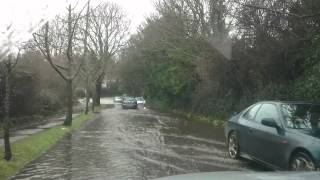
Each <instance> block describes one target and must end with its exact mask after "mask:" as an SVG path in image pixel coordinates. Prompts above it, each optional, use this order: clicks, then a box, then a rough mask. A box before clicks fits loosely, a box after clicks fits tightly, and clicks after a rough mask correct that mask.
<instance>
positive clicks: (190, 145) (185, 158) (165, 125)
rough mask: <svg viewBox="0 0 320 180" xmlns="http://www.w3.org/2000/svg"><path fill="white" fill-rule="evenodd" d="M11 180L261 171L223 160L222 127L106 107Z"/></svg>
mask: <svg viewBox="0 0 320 180" xmlns="http://www.w3.org/2000/svg"><path fill="white" fill-rule="evenodd" d="M98 116H99V117H98V118H97V119H96V120H93V121H90V122H88V124H86V125H85V126H84V128H82V129H81V130H79V131H77V132H74V133H73V134H68V135H67V136H66V137H65V138H64V139H62V140H61V141H60V142H59V143H58V144H57V145H56V146H54V147H53V148H52V149H51V150H49V151H48V152H47V153H45V154H44V155H42V156H41V157H39V158H38V159H37V160H35V161H34V162H32V163H30V164H29V165H27V166H26V167H25V168H24V169H23V170H22V171H21V172H20V173H19V174H17V175H16V176H15V177H13V178H12V179H153V178H158V177H164V176H170V175H177V174H185V173H195V172H213V171H265V170H266V169H265V168H263V167H261V166H259V165H257V164H256V163H254V162H251V161H246V160H242V161H236V160H232V159H229V158H228V157H227V153H226V147H225V143H224V134H223V128H222V127H214V126H212V125H210V124H207V123H202V122H192V121H186V120H183V119H179V118H175V117H173V116H170V115H166V114H161V113H157V112H153V111H151V110H146V109H144V108H140V109H138V110H122V109H121V107H120V105H115V106H111V107H110V106H109V108H108V109H105V110H103V111H102V113H101V114H100V115H98Z"/></svg>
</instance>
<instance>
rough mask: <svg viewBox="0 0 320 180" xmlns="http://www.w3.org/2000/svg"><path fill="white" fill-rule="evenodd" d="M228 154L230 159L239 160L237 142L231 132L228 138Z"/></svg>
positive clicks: (235, 135)
mask: <svg viewBox="0 0 320 180" xmlns="http://www.w3.org/2000/svg"><path fill="white" fill-rule="evenodd" d="M228 154H229V156H230V158H232V159H239V157H240V148H239V140H238V136H237V134H236V133H235V132H232V133H231V134H230V135H229V138H228Z"/></svg>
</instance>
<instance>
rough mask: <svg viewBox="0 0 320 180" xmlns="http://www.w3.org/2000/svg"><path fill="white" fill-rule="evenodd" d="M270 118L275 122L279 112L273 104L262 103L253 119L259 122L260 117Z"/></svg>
mask: <svg viewBox="0 0 320 180" xmlns="http://www.w3.org/2000/svg"><path fill="white" fill-rule="evenodd" d="M265 118H272V119H274V120H275V121H276V122H277V121H278V120H279V113H278V111H277V107H276V106H275V105H273V104H263V105H262V106H261V108H260V110H259V112H258V114H257V116H256V118H255V120H256V121H257V122H259V123H261V121H262V119H265Z"/></svg>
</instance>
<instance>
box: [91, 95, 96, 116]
mask: <svg viewBox="0 0 320 180" xmlns="http://www.w3.org/2000/svg"><path fill="white" fill-rule="evenodd" d="M95 102H96V93H93V95H92V104H91V111H92V112H94V106H95V104H96V103H95Z"/></svg>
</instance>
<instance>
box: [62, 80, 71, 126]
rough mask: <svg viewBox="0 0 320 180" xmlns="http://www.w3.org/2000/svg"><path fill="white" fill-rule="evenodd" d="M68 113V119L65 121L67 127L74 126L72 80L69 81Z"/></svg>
mask: <svg viewBox="0 0 320 180" xmlns="http://www.w3.org/2000/svg"><path fill="white" fill-rule="evenodd" d="M66 83H67V112H66V119H65V121H64V125H65V126H71V125H72V106H73V101H72V80H67V81H66Z"/></svg>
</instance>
